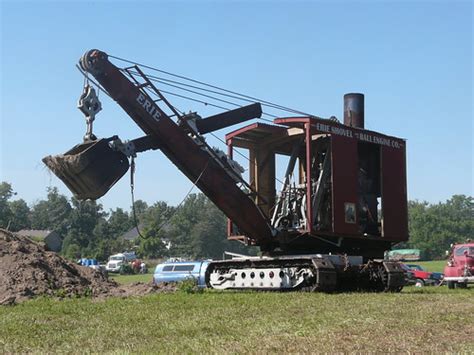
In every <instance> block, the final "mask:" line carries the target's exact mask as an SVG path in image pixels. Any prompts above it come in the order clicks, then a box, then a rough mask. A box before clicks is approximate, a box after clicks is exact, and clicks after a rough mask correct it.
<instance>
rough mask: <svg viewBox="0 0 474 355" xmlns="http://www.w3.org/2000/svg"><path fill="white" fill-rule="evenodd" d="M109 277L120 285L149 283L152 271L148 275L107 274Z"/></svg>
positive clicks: (151, 278)
mask: <svg viewBox="0 0 474 355" xmlns="http://www.w3.org/2000/svg"><path fill="white" fill-rule="evenodd" d="M109 277H110V278H111V279H112V280H115V281H117V282H118V283H121V284H129V283H132V282H150V281H152V280H153V271H150V272H149V273H148V274H137V275H118V274H109Z"/></svg>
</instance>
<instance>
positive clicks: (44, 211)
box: [31, 187, 72, 238]
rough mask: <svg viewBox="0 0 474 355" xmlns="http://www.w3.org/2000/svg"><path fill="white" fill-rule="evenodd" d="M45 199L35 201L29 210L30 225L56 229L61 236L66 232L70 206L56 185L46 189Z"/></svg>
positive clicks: (34, 227) (37, 227)
mask: <svg viewBox="0 0 474 355" xmlns="http://www.w3.org/2000/svg"><path fill="white" fill-rule="evenodd" d="M47 192H48V194H47V198H46V200H41V201H39V202H38V203H36V204H35V205H34V206H33V208H32V210H31V227H32V228H33V229H49V230H54V231H56V232H57V233H58V234H59V235H60V236H61V237H62V238H64V237H65V236H66V234H67V231H68V228H69V225H70V221H69V217H70V215H71V211H72V207H71V204H70V203H69V201H68V199H67V197H66V196H64V195H61V194H60V193H59V192H58V189H57V187H49V188H48V189H47Z"/></svg>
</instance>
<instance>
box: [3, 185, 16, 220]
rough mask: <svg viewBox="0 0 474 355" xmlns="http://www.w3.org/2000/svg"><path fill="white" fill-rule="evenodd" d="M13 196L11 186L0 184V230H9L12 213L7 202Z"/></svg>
mask: <svg viewBox="0 0 474 355" xmlns="http://www.w3.org/2000/svg"><path fill="white" fill-rule="evenodd" d="M14 194H15V193H14V192H13V189H12V185H10V184H9V183H8V182H5V181H3V182H2V183H1V184H0V228H5V229H8V228H9V224H10V221H11V218H12V212H11V210H10V206H9V203H8V202H9V200H10V198H11V197H12V196H13V195H14Z"/></svg>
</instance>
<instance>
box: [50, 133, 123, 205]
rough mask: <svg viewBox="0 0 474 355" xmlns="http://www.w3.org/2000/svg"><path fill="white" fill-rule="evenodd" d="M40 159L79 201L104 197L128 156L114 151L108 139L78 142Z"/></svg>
mask: <svg viewBox="0 0 474 355" xmlns="http://www.w3.org/2000/svg"><path fill="white" fill-rule="evenodd" d="M43 162H44V163H45V164H46V166H47V167H48V168H49V169H50V170H51V171H52V172H53V173H54V174H55V175H56V176H57V177H58V178H59V179H60V180H61V181H63V182H64V184H66V186H67V187H68V188H69V190H71V192H72V193H73V194H74V196H75V197H76V198H77V199H79V200H87V199H91V200H96V199H98V198H100V197H102V196H104V195H105V194H106V193H107V191H109V190H110V188H111V187H112V186H113V185H114V184H115V183H116V182H117V181H118V180H119V179H120V178H121V177H122V176H123V175H124V174H125V173H126V172H127V170H128V168H129V162H128V159H127V156H126V155H125V154H123V153H121V152H118V151H115V150H113V149H112V148H111V147H110V146H109V140H107V139H99V140H97V141H93V142H87V143H82V144H78V145H76V146H74V147H73V148H72V149H70V150H69V151H67V152H66V153H64V154H59V155H48V156H47V157H44V158H43Z"/></svg>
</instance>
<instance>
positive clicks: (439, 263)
mask: <svg viewBox="0 0 474 355" xmlns="http://www.w3.org/2000/svg"><path fill="white" fill-rule="evenodd" d="M407 264H416V265H421V266H422V267H423V268H424V269H425V270H426V271H431V272H443V270H444V267H445V265H446V260H434V261H415V262H407Z"/></svg>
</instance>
